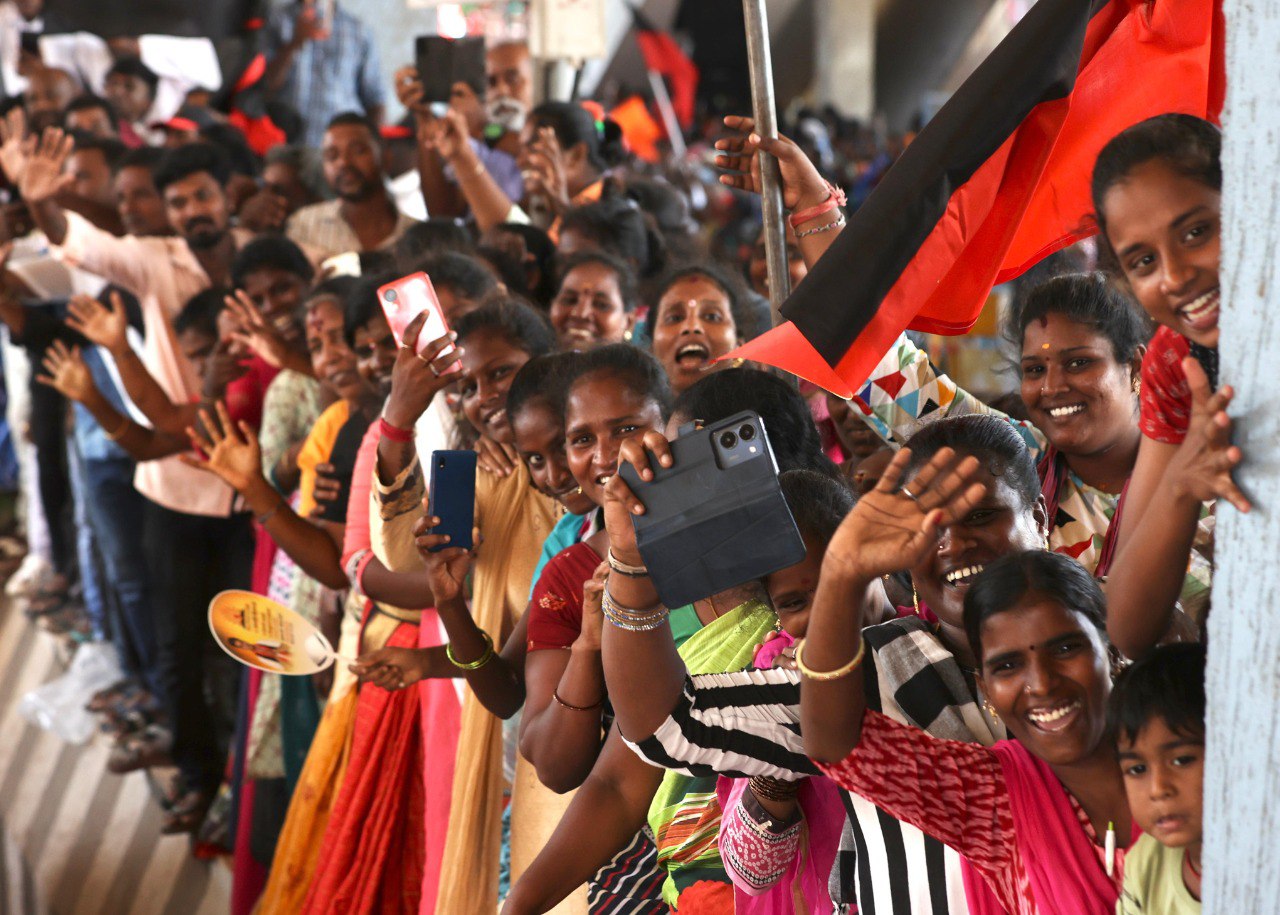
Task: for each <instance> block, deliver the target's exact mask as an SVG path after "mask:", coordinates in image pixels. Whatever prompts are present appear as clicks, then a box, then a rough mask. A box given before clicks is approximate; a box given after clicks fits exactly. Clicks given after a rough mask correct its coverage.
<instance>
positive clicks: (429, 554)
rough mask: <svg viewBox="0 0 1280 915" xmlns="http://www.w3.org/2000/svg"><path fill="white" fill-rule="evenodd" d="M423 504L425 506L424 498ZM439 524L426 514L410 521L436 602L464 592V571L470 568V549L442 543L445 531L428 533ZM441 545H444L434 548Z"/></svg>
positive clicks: (457, 598) (456, 596)
mask: <svg viewBox="0 0 1280 915" xmlns="http://www.w3.org/2000/svg"><path fill="white" fill-rule="evenodd" d="M423 507H424V508H425V507H426V500H425V499H424V500H423ZM439 525H440V519H439V518H436V517H433V516H430V515H427V516H425V517H422V518H419V519H418V520H417V521H416V522H415V523H414V525H413V537H414V539H413V542H414V545H415V546H416V547H417V548H418V555H419V556H421V557H422V561H423V562H424V563H426V565H427V575H428V577H429V578H430V580H431V594H432V595H433V596H434V597H435V599H436V603H437V604H441V603H444V602H446V601H455V600H459V599H461V598H462V597H464V596H465V593H466V591H465V588H466V580H467V572H468V571H469V570H470V569H471V551H470V550H464V549H463V548H462V547H460V546H446V544H448V542H449V535H448V534H433V533H432V531H433V530H435V529H436V528H437V527H439ZM442 546H443V547H445V548H444V549H438V548H439V547H442Z"/></svg>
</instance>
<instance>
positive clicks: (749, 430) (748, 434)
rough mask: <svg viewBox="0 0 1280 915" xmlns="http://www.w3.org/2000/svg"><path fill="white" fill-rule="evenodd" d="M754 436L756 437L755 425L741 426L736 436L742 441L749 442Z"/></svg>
mask: <svg viewBox="0 0 1280 915" xmlns="http://www.w3.org/2000/svg"><path fill="white" fill-rule="evenodd" d="M755 437H756V429H755V426H743V427H742V428H741V429H739V430H738V438H740V439H742V440H743V441H744V442H749V441H751V440H752V439H753V438H755Z"/></svg>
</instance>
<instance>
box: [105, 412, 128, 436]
mask: <svg viewBox="0 0 1280 915" xmlns="http://www.w3.org/2000/svg"><path fill="white" fill-rule="evenodd" d="M132 422H133V420H131V419H130V418H129V417H127V416H126V417H125V418H124V422H122V423H120V428H119V429H117V430H116V431H115V432H107V430H106V429H103V430H102V431H103V432H105V433H106V436H107V438H109V439H111V441H113V442H118V441H120V439H122V438H124V434H125V433H126V432H128V431H129V424H130V423H132Z"/></svg>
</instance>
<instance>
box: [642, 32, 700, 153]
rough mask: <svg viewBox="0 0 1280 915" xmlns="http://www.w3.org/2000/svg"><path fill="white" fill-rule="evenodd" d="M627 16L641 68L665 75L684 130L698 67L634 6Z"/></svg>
mask: <svg viewBox="0 0 1280 915" xmlns="http://www.w3.org/2000/svg"><path fill="white" fill-rule="evenodd" d="M631 16H632V18H633V19H634V21H635V27H636V44H638V45H639V46H640V53H641V54H643V55H644V66H645V69H646V70H652V71H653V72H654V73H657V74H659V75H660V76H664V77H666V80H667V84H668V86H669V87H670V91H671V107H672V108H673V109H674V110H675V113H676V120H678V121H679V122H680V126H681V127H683V128H684V129H685V130H688V129H689V128H690V127H691V126H692V125H693V112H694V102H695V100H696V97H697V92H698V67H697V65H696V64H694V62H693V61H692V60H690V59H689V55H688V54H686V53H685V52H684V50H683V49H681V47H680V45H679V44H677V43H676V40H675V39H674V38H672V37H671V36H670V35H668V34H667V33H666V32H664V31H662V30H661V29H659V28H657V27H656V26H655V25H654V24H653V23H652V22H650V21H649V20H648V19H647V18H646V17H645V15H644V14H643V13H641V12H640V11H639V10H638V9H636V8H635V7H632V8H631Z"/></svg>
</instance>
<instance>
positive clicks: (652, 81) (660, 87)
mask: <svg viewBox="0 0 1280 915" xmlns="http://www.w3.org/2000/svg"><path fill="white" fill-rule="evenodd" d="M648 73H649V88H650V89H651V90H652V91H653V101H654V102H655V103H656V104H657V106H658V113H659V114H661V115H662V126H663V127H665V128H666V129H667V139H668V140H669V141H670V142H671V151H672V152H673V153H675V154H676V157H677V158H679V159H681V160H683V159H684V156H685V153H686V152H687V149H686V148H685V145H684V134H683V133H681V132H680V119H679V118H677V117H676V110H675V107H674V106H673V105H672V104H671V93H669V92H668V91H667V84H666V83H664V82H663V81H662V74H660V73H657V72H655V71H653V70H649V71H648Z"/></svg>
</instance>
